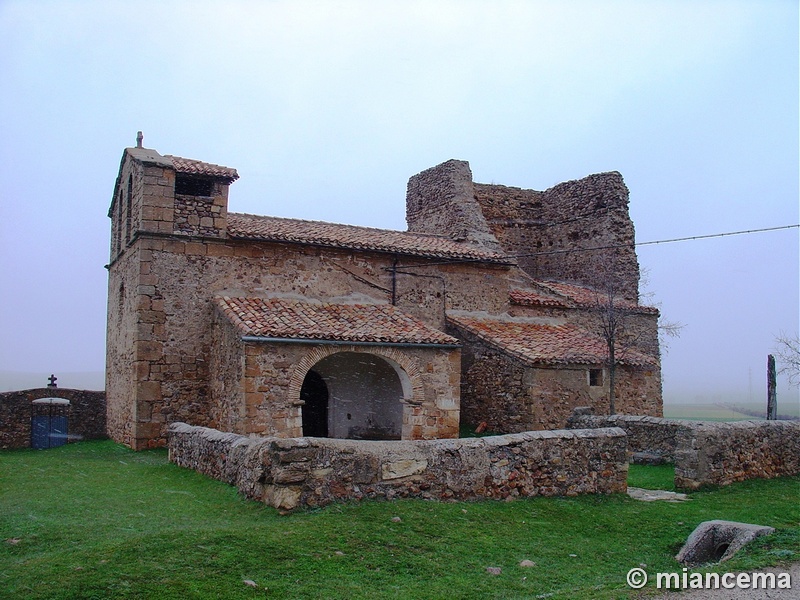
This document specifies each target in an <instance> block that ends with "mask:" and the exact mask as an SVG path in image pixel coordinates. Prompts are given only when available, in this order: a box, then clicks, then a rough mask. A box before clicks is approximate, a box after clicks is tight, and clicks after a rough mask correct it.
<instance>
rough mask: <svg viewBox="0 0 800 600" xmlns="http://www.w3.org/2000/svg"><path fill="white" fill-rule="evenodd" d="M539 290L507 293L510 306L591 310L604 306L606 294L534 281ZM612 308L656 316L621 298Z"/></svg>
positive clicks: (516, 290)
mask: <svg viewBox="0 0 800 600" xmlns="http://www.w3.org/2000/svg"><path fill="white" fill-rule="evenodd" d="M533 283H534V285H536V286H538V287H539V288H540V290H542V291H545V292H547V293H542V291H540V290H531V289H528V290H522V289H514V290H511V292H510V293H509V298H510V300H511V303H512V304H516V305H518V306H554V307H561V308H592V307H596V306H598V305H599V306H603V305H605V303H606V302H608V300H607V296H606V294H604V293H603V292H601V291H598V290H593V289H591V288H587V287H581V286H577V285H572V284H569V283H562V282H558V281H534V282H533ZM614 306H617V307H619V308H620V309H624V310H630V311H633V312H642V313H651V314H657V313H658V309H657V308H655V307H653V306H642V305H640V304H636V303H634V302H631V301H629V300H625V299H623V298H614Z"/></svg>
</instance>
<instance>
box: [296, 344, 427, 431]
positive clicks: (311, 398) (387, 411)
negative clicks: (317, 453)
mask: <svg viewBox="0 0 800 600" xmlns="http://www.w3.org/2000/svg"><path fill="white" fill-rule="evenodd" d="M412 388H413V386H412V384H411V380H410V378H409V376H408V374H407V373H406V372H405V370H404V369H403V368H402V367H401V366H400V365H399V364H398V363H396V362H395V361H393V360H391V359H389V358H387V357H385V356H381V355H379V354H373V353H371V352H356V351H341V352H335V353H332V354H329V355H328V356H325V357H324V358H321V359H320V360H319V361H317V362H316V363H315V364H314V365H313V366H312V367H311V369H309V370H308V372H307V373H306V375H305V377H304V379H303V384H302V387H301V390H300V398H301V400H302V401H303V406H302V418H303V419H302V420H303V435H309V436H316V437H333V438H346V439H361V440H399V439H401V437H402V430H403V406H404V400H406V399H407V398H409V399H410V397H411V395H412V394H413V389H412Z"/></svg>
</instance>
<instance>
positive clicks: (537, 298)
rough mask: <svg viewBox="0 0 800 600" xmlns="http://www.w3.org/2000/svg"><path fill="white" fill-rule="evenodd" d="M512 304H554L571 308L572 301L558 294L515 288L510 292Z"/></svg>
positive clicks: (558, 306)
mask: <svg viewBox="0 0 800 600" xmlns="http://www.w3.org/2000/svg"><path fill="white" fill-rule="evenodd" d="M508 297H509V299H510V300H511V304H516V305H518V306H553V307H557V308H569V307H570V306H572V303H571V302H567V301H565V299H564V298H560V297H558V296H547V295H545V294H541V293H539V292H536V291H534V290H518V289H514V290H511V291H510V292H509V293H508Z"/></svg>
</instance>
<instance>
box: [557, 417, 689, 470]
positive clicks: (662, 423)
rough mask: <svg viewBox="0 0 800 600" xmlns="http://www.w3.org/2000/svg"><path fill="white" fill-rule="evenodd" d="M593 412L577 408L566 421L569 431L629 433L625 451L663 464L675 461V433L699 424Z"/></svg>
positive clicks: (676, 436)
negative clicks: (647, 455)
mask: <svg viewBox="0 0 800 600" xmlns="http://www.w3.org/2000/svg"><path fill="white" fill-rule="evenodd" d="M593 412H597V411H594V410H593V409H589V408H588V407H585V408H584V407H581V408H578V409H576V411H575V412H574V413H573V415H572V416H571V417H570V419H569V421H568V422H567V427H569V428H570V429H587V428H595V427H619V428H621V429H624V430H625V433H627V434H628V452H629V453H630V454H633V453H636V452H647V453H650V454H655V455H658V456H660V457H661V458H662V459H663V460H664V461H666V462H675V451H676V448H677V443H678V441H677V440H678V432H679V431H682V430H691V429H692V428H693V427H695V426H696V425H697V424H698V421H681V420H677V419H674V420H673V419H663V418H657V417H652V416H638V415H636V416H635V415H627V414H616V415H595V414H592V413H593Z"/></svg>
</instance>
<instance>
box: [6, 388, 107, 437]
mask: <svg viewBox="0 0 800 600" xmlns="http://www.w3.org/2000/svg"><path fill="white" fill-rule="evenodd" d="M40 398H64V399H65V400H69V402H70V407H69V421H68V427H69V430H68V431H69V435H70V439H73V440H77V439H86V440H90V439H96V438H102V437H105V436H106V395H105V392H93V391H87V390H71V389H67V388H36V389H32V390H22V391H18V392H3V393H0V448H2V449H5V448H30V445H31V403H32V402H33V401H34V400H38V399H40ZM73 436H74V437H73Z"/></svg>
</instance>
